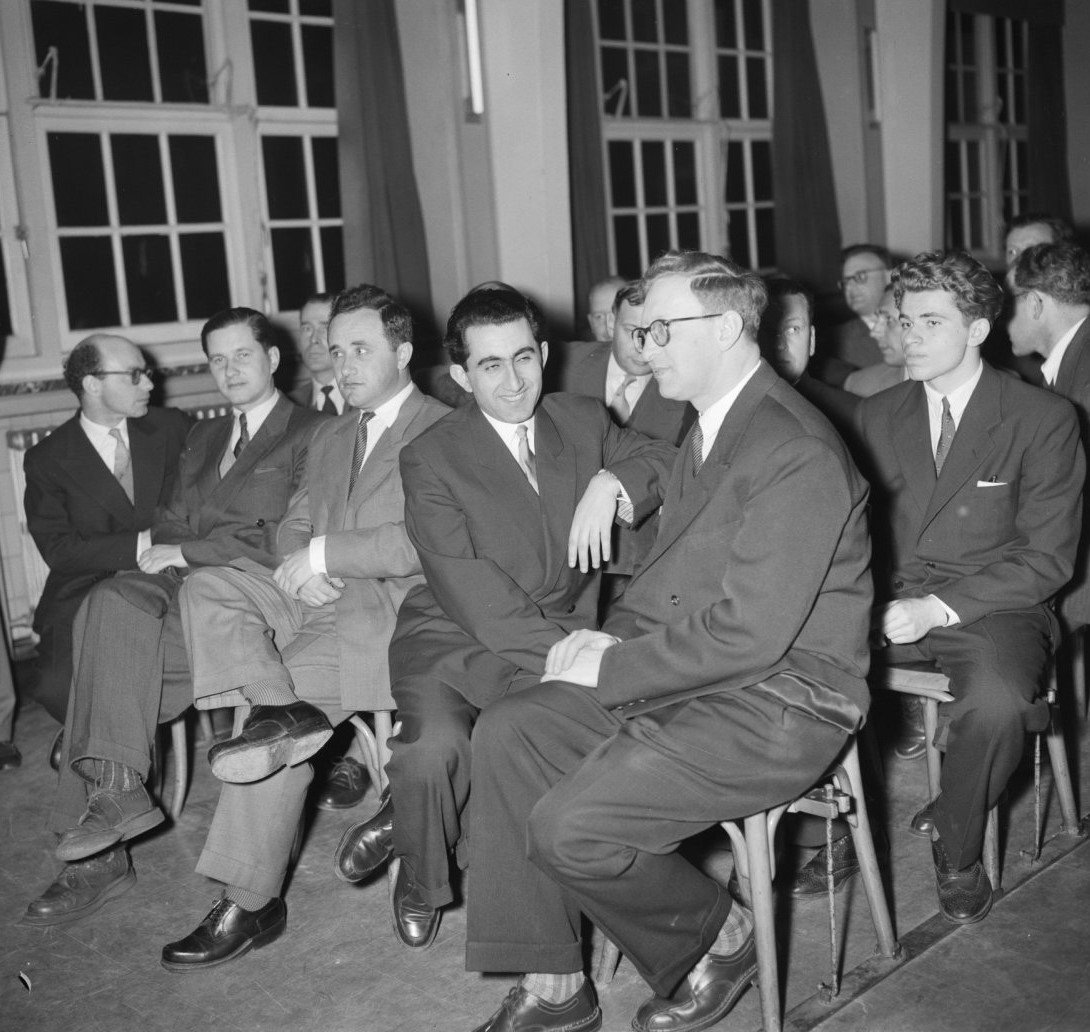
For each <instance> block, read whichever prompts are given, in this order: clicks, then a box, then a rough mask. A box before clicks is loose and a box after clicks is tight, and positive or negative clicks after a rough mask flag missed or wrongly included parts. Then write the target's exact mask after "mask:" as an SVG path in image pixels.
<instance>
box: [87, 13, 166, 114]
mask: <svg viewBox="0 0 1090 1032" xmlns="http://www.w3.org/2000/svg"><path fill="white" fill-rule="evenodd" d="M94 15H95V26H96V31H97V35H98V60H99V68H100V69H101V74H102V96H103V98H104V99H105V100H153V99H154V95H153V93H152V89H151V56H150V54H149V53H148V26H147V19H146V18H145V17H144V12H143V11H134V10H133V9H132V8H127V7H95V9H94Z"/></svg>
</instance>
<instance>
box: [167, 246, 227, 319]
mask: <svg viewBox="0 0 1090 1032" xmlns="http://www.w3.org/2000/svg"><path fill="white" fill-rule="evenodd" d="M178 246H179V248H180V250H181V253H182V282H183V284H184V286H185V307H186V316H187V317H188V318H190V319H207V318H208V317H209V316H210V315H215V313H216V312H220V311H222V310H223V309H224V308H230V306H231V291H230V288H229V287H228V282H227V256H226V254H225V252H224V248H223V234H221V233H183V234H182V235H181V236H180V237H178Z"/></svg>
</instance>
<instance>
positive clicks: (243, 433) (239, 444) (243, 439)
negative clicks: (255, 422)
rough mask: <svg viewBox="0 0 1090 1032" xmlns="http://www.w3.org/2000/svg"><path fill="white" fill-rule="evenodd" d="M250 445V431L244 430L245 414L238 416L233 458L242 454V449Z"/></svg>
mask: <svg viewBox="0 0 1090 1032" xmlns="http://www.w3.org/2000/svg"><path fill="white" fill-rule="evenodd" d="M249 443H250V431H249V430H248V429H247V428H246V413H245V412H240V413H239V414H238V440H237V441H235V458H236V459H237V458H238V457H239V455H241V454H242V449H243V448H245V447H246V445H248V444H249Z"/></svg>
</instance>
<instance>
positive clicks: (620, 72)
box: [602, 47, 632, 117]
mask: <svg viewBox="0 0 1090 1032" xmlns="http://www.w3.org/2000/svg"><path fill="white" fill-rule="evenodd" d="M602 111H603V112H604V113H605V114H607V115H613V116H615V117H620V116H631V114H632V88H631V83H629V81H628V51H626V50H622V49H621V48H620V47H602Z"/></svg>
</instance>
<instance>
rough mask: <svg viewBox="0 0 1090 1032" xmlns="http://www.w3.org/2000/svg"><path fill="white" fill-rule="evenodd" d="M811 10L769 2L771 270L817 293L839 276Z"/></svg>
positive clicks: (790, 1)
mask: <svg viewBox="0 0 1090 1032" xmlns="http://www.w3.org/2000/svg"><path fill="white" fill-rule="evenodd" d="M810 6H811V5H810V4H803V3H799V2H798V0H772V53H773V61H772V65H773V98H774V100H773V103H774V108H773V119H772V196H773V198H774V199H775V202H776V265H777V267H778V268H779V269H780V271H781V272H784V273H786V274H788V275H790V276H793V277H796V278H798V279H800V280H802V281H803V282H804V283H807V284H809V285H810V286H811V287H812V288H815V289H817V290H818V291H819V292H822V291H824V290H827V289H832V286H833V280H835V278H836V276H837V275H838V274H839V270H840V222H839V219H838V216H837V207H836V190H835V188H834V185H833V163H832V157H831V155H830V153H829V135H828V132H827V130H826V126H825V107H824V105H823V103H822V99H821V84H820V83H819V81H818V72H817V60H816V58H815V56H814V40H813V36H812V34H811V32H810V13H809V9H810Z"/></svg>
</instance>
